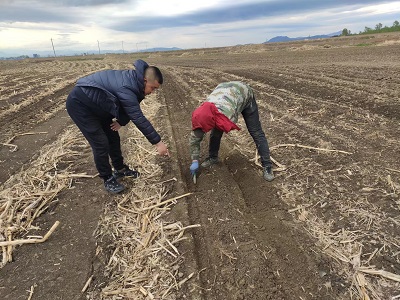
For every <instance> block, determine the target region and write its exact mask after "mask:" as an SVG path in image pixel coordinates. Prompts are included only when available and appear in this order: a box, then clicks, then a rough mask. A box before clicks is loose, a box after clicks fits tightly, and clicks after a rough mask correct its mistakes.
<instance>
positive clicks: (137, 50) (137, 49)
mask: <svg viewBox="0 0 400 300" xmlns="http://www.w3.org/2000/svg"><path fill="white" fill-rule="evenodd" d="M137 44H138V43H136V52H139V48H138V46H137Z"/></svg>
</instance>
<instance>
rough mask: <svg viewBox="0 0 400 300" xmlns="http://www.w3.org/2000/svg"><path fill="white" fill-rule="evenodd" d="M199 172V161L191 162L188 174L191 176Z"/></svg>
mask: <svg viewBox="0 0 400 300" xmlns="http://www.w3.org/2000/svg"><path fill="white" fill-rule="evenodd" d="M198 171H199V161H198V160H194V161H192V164H191V165H190V173H191V174H192V175H196V173H197V172H198Z"/></svg>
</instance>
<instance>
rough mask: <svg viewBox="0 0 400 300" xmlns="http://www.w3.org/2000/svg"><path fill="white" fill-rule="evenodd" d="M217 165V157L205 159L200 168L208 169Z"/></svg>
mask: <svg viewBox="0 0 400 300" xmlns="http://www.w3.org/2000/svg"><path fill="white" fill-rule="evenodd" d="M217 163H219V159H218V157H207V158H206V159H205V160H204V161H203V163H202V164H201V166H202V167H203V168H208V167H211V166H212V165H215V164H217Z"/></svg>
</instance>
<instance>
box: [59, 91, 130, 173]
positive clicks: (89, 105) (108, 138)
mask: <svg viewBox="0 0 400 300" xmlns="http://www.w3.org/2000/svg"><path fill="white" fill-rule="evenodd" d="M66 106H67V111H68V114H69V115H70V117H71V119H72V120H73V121H74V122H75V124H76V125H77V126H78V128H79V129H80V131H81V132H82V134H83V135H84V136H85V138H86V139H87V141H88V142H89V144H90V146H91V147H92V151H93V156H94V162H95V164H96V168H97V171H98V172H99V176H100V177H101V178H103V179H107V178H109V177H110V176H111V175H112V169H111V165H110V161H109V158H111V162H112V165H113V167H114V168H115V169H116V170H121V169H123V168H124V159H123V157H122V152H121V140H120V137H119V134H118V131H113V130H112V129H111V127H110V125H111V123H112V119H113V116H112V115H111V114H110V113H108V112H107V111H104V110H102V109H101V108H100V107H99V106H97V105H96V104H95V103H94V102H92V100H91V99H89V98H88V96H87V95H86V94H85V93H84V92H83V91H82V89H81V88H79V87H75V88H74V89H73V90H72V92H71V93H70V94H69V95H68V98H67V104H66Z"/></svg>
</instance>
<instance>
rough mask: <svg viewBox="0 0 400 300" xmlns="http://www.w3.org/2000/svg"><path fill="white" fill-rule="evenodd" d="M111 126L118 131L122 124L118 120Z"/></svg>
mask: <svg viewBox="0 0 400 300" xmlns="http://www.w3.org/2000/svg"><path fill="white" fill-rule="evenodd" d="M110 127H111V129H112V130H114V131H118V130H119V129H120V128H121V125H120V124H119V123H118V122H117V121H113V122H112V123H111V125H110Z"/></svg>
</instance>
